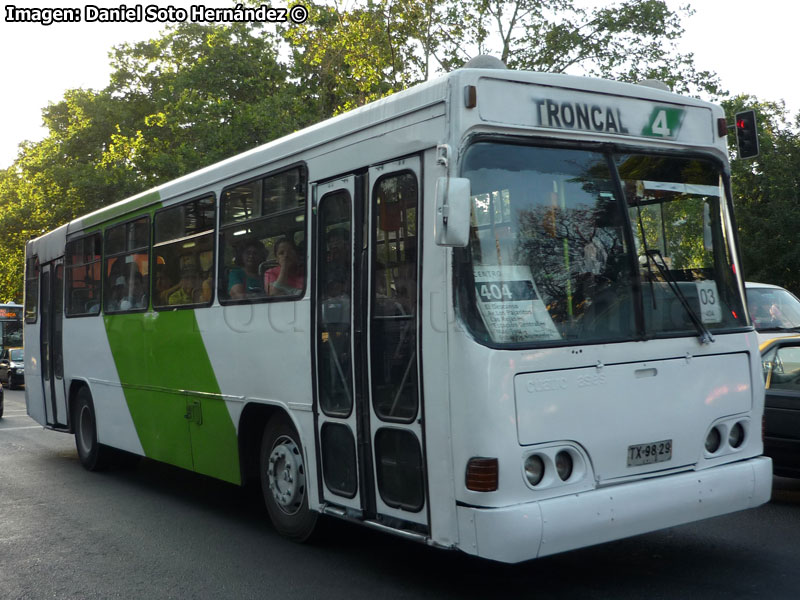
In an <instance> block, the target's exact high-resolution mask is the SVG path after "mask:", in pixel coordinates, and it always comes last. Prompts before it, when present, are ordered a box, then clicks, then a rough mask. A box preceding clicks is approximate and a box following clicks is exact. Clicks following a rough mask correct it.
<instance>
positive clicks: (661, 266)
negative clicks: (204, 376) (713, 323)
mask: <svg viewBox="0 0 800 600" xmlns="http://www.w3.org/2000/svg"><path fill="white" fill-rule="evenodd" d="M646 252H647V256H648V262H649V258H650V257H652V259H653V263H654V264H655V265H656V268H657V269H658V271H659V273H661V276H662V277H663V278H664V281H666V282H667V285H668V286H669V289H670V290H672V293H673V294H675V297H676V298H677V299H678V300H680V303H681V304H682V305H683V308H684V310H685V311H686V314H687V315H689V319H691V321H692V323H693V324H694V326H695V329H697V333H698V334H700V343H701V344H709V343H711V342H713V341H714V336H713V335H711V332H710V331H709V330H708V327H706V326H705V324H704V323H703V321H701V320H700V317H698V316H697V313H695V312H694V309H693V308H692V306H691V305H690V304H689V301H688V300H687V299H686V296H685V295H684V293H683V292H682V291H681V288H680V286H679V285H678V282H677V281H675V278H674V277H673V276H672V273H670V272H669V267H667V263H666V261H665V260H664V257H663V256H662V255H661V251H660V250H658V249H657V248H656V249H653V250H647V251H646ZM656 258H658V259H659V260H660V261H661V262H659V261H658V260H656Z"/></svg>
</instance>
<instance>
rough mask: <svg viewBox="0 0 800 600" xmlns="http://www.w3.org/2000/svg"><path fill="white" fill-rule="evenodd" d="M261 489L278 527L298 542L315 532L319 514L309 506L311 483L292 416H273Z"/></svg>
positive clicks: (268, 428)
mask: <svg viewBox="0 0 800 600" xmlns="http://www.w3.org/2000/svg"><path fill="white" fill-rule="evenodd" d="M260 471H261V490H262V492H263V494H264V503H265V504H266V505H267V511H268V512H269V517H270V520H271V521H272V524H273V525H274V526H275V529H276V530H277V531H278V533H280V534H281V535H283V536H284V537H287V538H289V539H291V540H294V541H296V542H304V541H306V540H307V539H308V538H309V537H310V536H311V534H312V533H313V531H314V527H315V525H316V523H317V513H316V512H313V511H311V510H309V508H308V486H307V482H306V467H305V462H304V459H303V451H302V445H301V444H300V436H298V435H297V431H296V430H295V428H294V426H293V425H292V424H291V422H290V421H289V419H288V418H287V417H285V416H283V415H280V416H276V417H273V418H272V419H270V420H269V422H268V423H267V425H266V427H265V428H264V435H263V437H262V438H261V460H260Z"/></svg>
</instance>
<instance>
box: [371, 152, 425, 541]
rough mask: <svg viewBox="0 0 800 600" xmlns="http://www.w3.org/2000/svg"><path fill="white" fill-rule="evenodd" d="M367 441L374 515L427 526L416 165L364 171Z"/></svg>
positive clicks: (416, 162) (409, 163)
mask: <svg viewBox="0 0 800 600" xmlns="http://www.w3.org/2000/svg"><path fill="white" fill-rule="evenodd" d="M369 190H370V201H369V221H368V222H369V224H370V225H369V230H370V238H369V246H370V256H369V269H370V277H369V282H370V284H369V290H368V295H367V297H368V298H369V309H368V315H367V317H368V318H367V322H366V325H367V329H366V332H367V345H368V358H369V361H368V372H369V396H370V418H369V425H370V431H369V434H370V440H371V443H372V452H373V455H374V459H373V469H374V470H373V481H374V493H375V502H376V509H377V512H378V513H379V514H381V515H387V516H390V517H396V518H399V519H403V520H405V521H411V522H414V523H419V524H423V525H424V524H427V522H428V511H427V502H426V497H427V494H426V483H425V468H424V465H425V459H424V447H423V444H422V439H423V435H422V426H423V425H422V424H423V412H422V403H421V396H420V369H419V339H418V332H419V322H418V314H419V305H420V301H419V293H418V288H417V282H418V281H419V262H418V261H419V242H418V235H417V233H418V232H419V231H420V226H419V225H420V223H419V210H418V206H419V190H420V161H419V158H418V157H410V158H406V159H403V160H399V161H395V162H392V163H387V164H383V165H379V166H376V167H372V168H370V170H369Z"/></svg>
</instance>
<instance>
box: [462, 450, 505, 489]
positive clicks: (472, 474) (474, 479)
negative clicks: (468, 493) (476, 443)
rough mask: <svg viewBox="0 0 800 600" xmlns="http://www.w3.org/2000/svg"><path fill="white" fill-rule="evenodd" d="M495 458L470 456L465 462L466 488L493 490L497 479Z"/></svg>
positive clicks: (495, 487) (497, 467) (497, 469)
mask: <svg viewBox="0 0 800 600" xmlns="http://www.w3.org/2000/svg"><path fill="white" fill-rule="evenodd" d="M499 470H500V468H499V466H498V463H497V459H496V458H478V457H475V458H470V459H469V461H468V462H467V476H466V483H467V489H468V490H472V491H473V492H494V491H496V490H497V485H498V481H499V478H500V477H499Z"/></svg>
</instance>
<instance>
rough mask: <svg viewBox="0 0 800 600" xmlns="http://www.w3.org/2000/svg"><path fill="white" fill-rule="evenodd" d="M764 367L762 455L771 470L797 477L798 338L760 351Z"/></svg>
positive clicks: (799, 429)
mask: <svg viewBox="0 0 800 600" xmlns="http://www.w3.org/2000/svg"><path fill="white" fill-rule="evenodd" d="M761 361H762V365H763V367H764V384H765V392H766V397H765V399H764V454H766V455H767V456H769V457H771V458H772V470H773V472H774V473H775V474H776V475H782V476H784V477H800V336H790V337H780V338H774V339H772V340H769V341H768V342H766V343H765V344H764V345H763V346H762V347H761Z"/></svg>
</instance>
